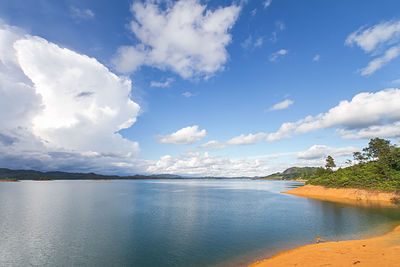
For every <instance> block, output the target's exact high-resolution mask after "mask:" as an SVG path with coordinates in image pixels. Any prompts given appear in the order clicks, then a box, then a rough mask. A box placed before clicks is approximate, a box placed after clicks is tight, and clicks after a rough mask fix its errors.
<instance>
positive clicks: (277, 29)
mask: <svg viewBox="0 0 400 267" xmlns="http://www.w3.org/2000/svg"><path fill="white" fill-rule="evenodd" d="M285 29H286V26H285V23H283V22H282V21H276V22H275V30H274V31H273V32H272V37H271V38H270V39H269V40H270V41H271V42H273V43H276V42H277V41H278V33H279V32H281V31H283V30H285Z"/></svg>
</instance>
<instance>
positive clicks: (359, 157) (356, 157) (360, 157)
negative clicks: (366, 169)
mask: <svg viewBox="0 0 400 267" xmlns="http://www.w3.org/2000/svg"><path fill="white" fill-rule="evenodd" d="M353 158H354V160H355V161H358V163H361V164H362V163H364V162H365V161H366V160H367V157H366V156H365V155H364V154H362V153H361V152H354V153H353Z"/></svg>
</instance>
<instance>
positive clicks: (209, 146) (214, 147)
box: [199, 140, 226, 150]
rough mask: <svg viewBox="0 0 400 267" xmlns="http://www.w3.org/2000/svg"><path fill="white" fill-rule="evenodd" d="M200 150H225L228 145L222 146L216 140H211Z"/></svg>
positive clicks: (201, 146)
mask: <svg viewBox="0 0 400 267" xmlns="http://www.w3.org/2000/svg"><path fill="white" fill-rule="evenodd" d="M199 148H207V149H212V150H217V149H225V148H226V145H225V144H222V143H220V142H218V141H216V140H211V141H209V142H207V143H204V144H202V145H200V146H199Z"/></svg>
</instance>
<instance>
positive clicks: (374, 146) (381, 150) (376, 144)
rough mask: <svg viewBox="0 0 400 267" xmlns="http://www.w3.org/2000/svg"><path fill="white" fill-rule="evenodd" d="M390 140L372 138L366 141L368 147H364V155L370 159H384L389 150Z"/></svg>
mask: <svg viewBox="0 0 400 267" xmlns="http://www.w3.org/2000/svg"><path fill="white" fill-rule="evenodd" d="M390 147H391V146H390V141H389V140H385V139H381V138H378V137H376V138H374V139H371V140H370V141H369V143H368V147H366V148H364V149H363V151H364V152H365V153H364V155H365V156H366V157H368V158H370V159H372V160H385V159H386V157H387V156H388V155H389V152H390Z"/></svg>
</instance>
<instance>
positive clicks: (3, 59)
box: [0, 23, 140, 169]
mask: <svg viewBox="0 0 400 267" xmlns="http://www.w3.org/2000/svg"><path fill="white" fill-rule="evenodd" d="M130 93H131V81H130V80H129V79H128V78H125V77H119V76H117V75H115V74H113V73H112V72H110V71H109V70H108V69H107V68H106V67H105V66H103V65H102V64H101V63H99V62H98V61H97V60H96V59H94V58H90V57H88V56H85V55H81V54H78V53H76V52H74V51H72V50H70V49H67V48H62V47H60V46H58V45H56V44H54V43H51V42H48V41H47V40H45V39H42V38H39V37H36V36H31V35H28V34H25V33H24V32H23V31H22V30H21V29H18V28H16V27H10V26H8V25H5V24H3V23H2V24H0V121H1V124H0V149H1V155H0V163H1V162H3V164H4V165H6V166H13V167H18V166H19V167H25V168H34V167H41V168H45V166H47V169H52V168H54V169H59V168H60V167H62V166H66V165H65V162H66V161H69V162H70V163H72V162H76V163H82V162H85V161H86V163H87V164H88V165H91V164H94V165H95V164H96V163H95V162H96V161H97V162H101V164H102V165H103V166H117V165H118V164H119V165H124V166H129V165H133V164H132V162H134V161H135V159H134V155H135V154H137V153H138V151H139V145H138V143H137V142H133V141H130V140H127V139H124V138H123V137H122V136H121V135H120V134H119V133H118V131H119V130H121V129H124V128H128V127H130V126H131V125H132V124H133V123H134V122H135V121H136V118H137V115H138V112H139V109H140V107H139V105H138V104H136V103H135V102H133V101H132V100H131V98H130ZM71 155H74V156H71ZM63 156H65V158H64V157H63ZM72 159H73V160H72ZM122 162H123V163H125V164H122ZM92 167H93V168H92V169H96V167H95V166H92ZM102 168H103V167H102ZM102 168H100V169H102Z"/></svg>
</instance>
